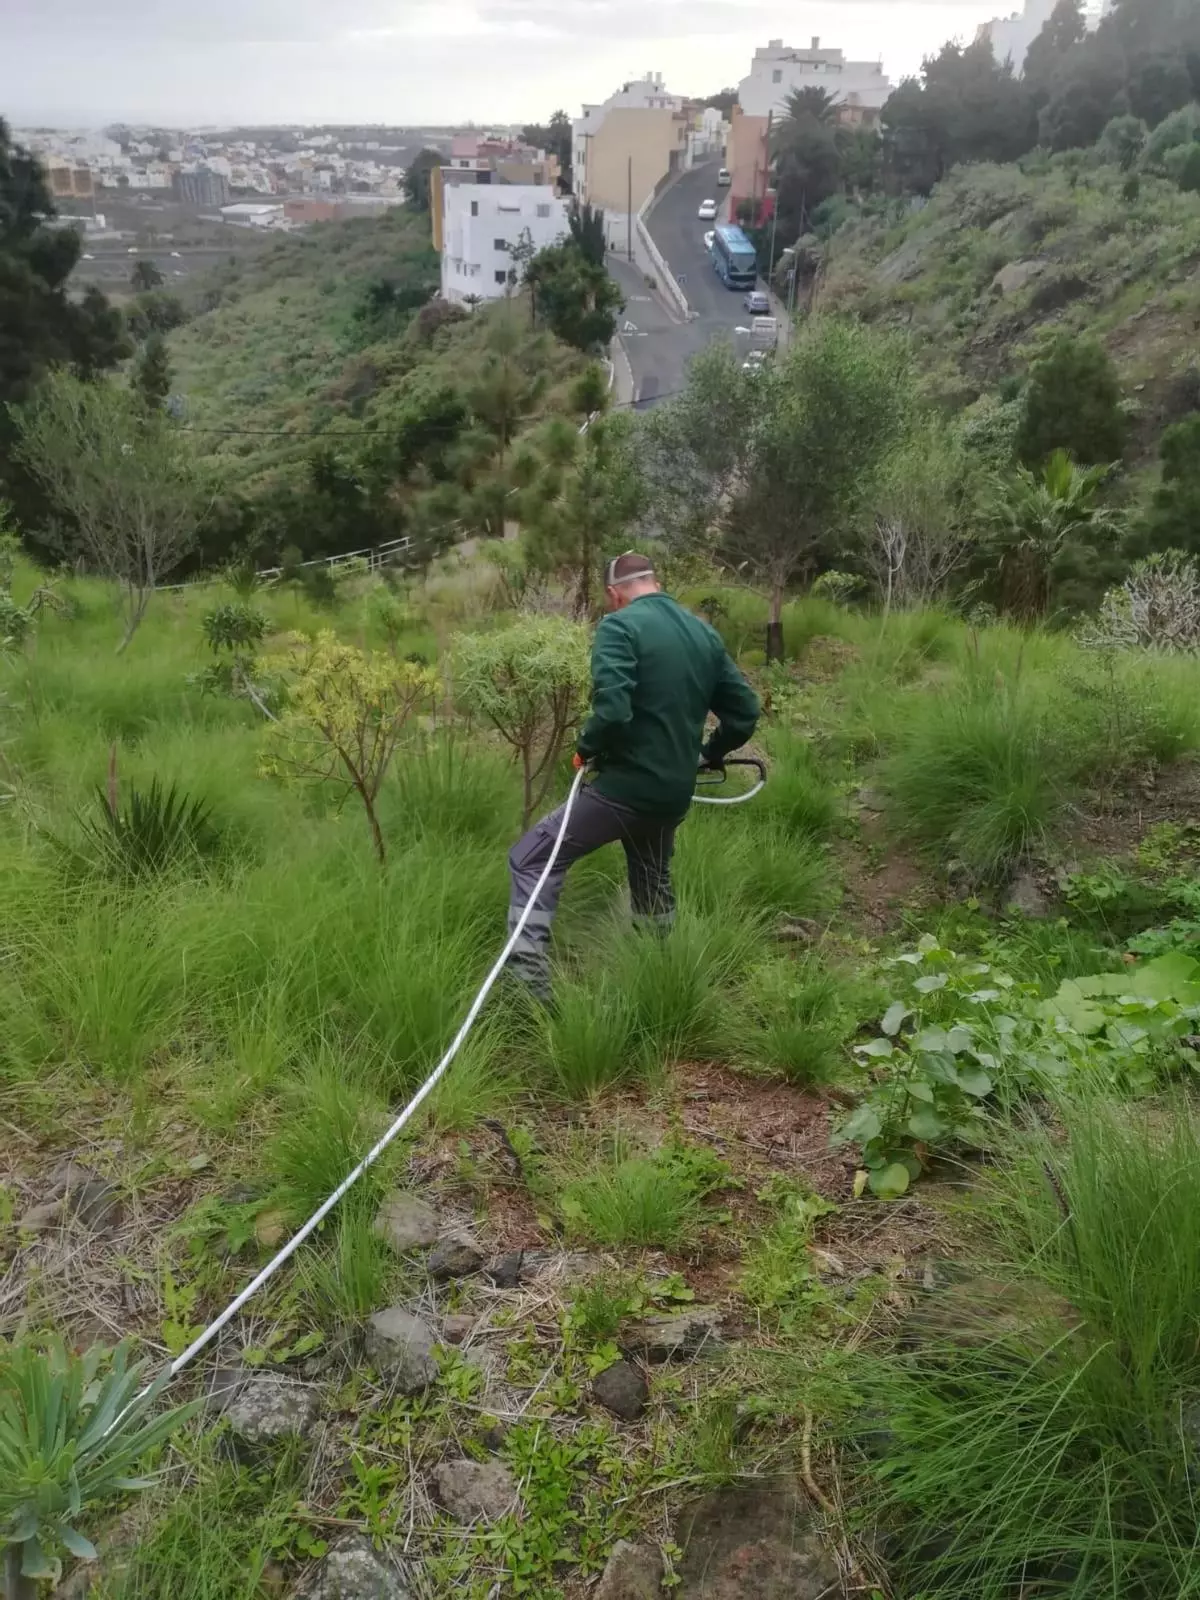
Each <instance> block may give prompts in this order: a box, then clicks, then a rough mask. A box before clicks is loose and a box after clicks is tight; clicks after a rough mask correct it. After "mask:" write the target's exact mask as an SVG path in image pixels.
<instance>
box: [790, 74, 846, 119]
mask: <svg viewBox="0 0 1200 1600" xmlns="http://www.w3.org/2000/svg"><path fill="white" fill-rule="evenodd" d="M837 119H838V99H837V96H836V95H833V94H830V92H829V90H828V89H820V88H818V87H817V86H816V85H815V84H808V85H806V86H805V87H804V88H803V89H793V90H792V92H791V94H789V95H788V97H787V116H786V117H785V119H784V121H783V124H782V126H783V127H785V128H786V127H787V124H788V123H789V122H819V123H821V124H822V125H823V126H824V127H827V128H828V127H831V126H832V124H833V123H835V122H836V121H837Z"/></svg>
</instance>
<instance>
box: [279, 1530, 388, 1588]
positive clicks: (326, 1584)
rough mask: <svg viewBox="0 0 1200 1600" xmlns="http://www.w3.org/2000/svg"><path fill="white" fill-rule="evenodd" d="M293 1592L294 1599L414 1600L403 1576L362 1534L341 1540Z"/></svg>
mask: <svg viewBox="0 0 1200 1600" xmlns="http://www.w3.org/2000/svg"><path fill="white" fill-rule="evenodd" d="M292 1593H293V1600H411V1597H410V1592H409V1590H408V1589H407V1587H406V1586H405V1583H404V1579H403V1577H402V1575H401V1574H400V1573H399V1572H397V1571H396V1569H395V1568H394V1567H393V1566H391V1565H390V1564H389V1563H387V1562H386V1561H385V1560H384V1559H383V1557H382V1556H380V1555H377V1554H376V1552H375V1549H374V1546H373V1545H372V1544H371V1541H370V1540H369V1539H366V1538H364V1537H363V1535H362V1534H361V1533H350V1534H346V1535H345V1536H344V1537H343V1538H341V1539H339V1540H338V1541H337V1543H336V1544H335V1545H333V1546H332V1547H331V1548H330V1549H329V1551H328V1553H327V1554H326V1555H324V1556H323V1557H322V1558H321V1560H320V1561H319V1562H318V1563H317V1565H316V1566H315V1567H313V1568H311V1570H310V1571H309V1572H308V1573H307V1575H306V1576H305V1577H304V1578H303V1579H302V1580H301V1582H300V1583H299V1584H298V1585H297V1587H296V1588H295V1589H294V1590H293V1591H292Z"/></svg>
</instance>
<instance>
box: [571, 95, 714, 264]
mask: <svg viewBox="0 0 1200 1600" xmlns="http://www.w3.org/2000/svg"><path fill="white" fill-rule="evenodd" d="M691 132H692V117H691V114H690V112H689V111H688V110H687V109H686V106H685V103H684V101H683V99H682V98H681V97H680V96H679V95H673V94H670V93H669V92H668V90H667V89H666V88H665V87H664V85H663V79H662V74H661V73H657V72H651V73H647V74H646V76H645V77H644V78H639V79H637V80H636V81H635V82H631V83H625V84H622V86H621V88H620V89H618V90H617V91H616V93H615V94H611V95H609V97H608V99H607V100H606V101H605V102H604V103H603V105H587V106H584V108H583V115H582V116H581V117H579V118H577V119H576V121H575V122H574V123H573V125H572V139H571V162H572V167H573V169H574V175H575V194H576V196H577V198H578V200H579V202H580V204H581V205H591V206H596V207H598V208H600V209H601V210H603V212H604V224H605V230H606V233H607V235H608V247H609V249H610V250H623V249H625V247H626V244H627V239H628V231H627V230H628V226H629V223H630V220H631V219H632V218H633V217H636V216H637V214H638V212H639V211H640V210H641V208H642V206H643V205H644V204H645V202H646V201H647V200H648V199H649V198H650V196H651V195H652V194H653V193H654V190H655V188H656V187H657V186H658V185H659V184H660V183H661V182H663V180H664V179H665V178H667V177H668V176H669V175H670V174H671V173H672V172H674V171H677V170H679V169H681V168H682V167H684V166H686V165H687V156H688V138H689V134H690V133H691Z"/></svg>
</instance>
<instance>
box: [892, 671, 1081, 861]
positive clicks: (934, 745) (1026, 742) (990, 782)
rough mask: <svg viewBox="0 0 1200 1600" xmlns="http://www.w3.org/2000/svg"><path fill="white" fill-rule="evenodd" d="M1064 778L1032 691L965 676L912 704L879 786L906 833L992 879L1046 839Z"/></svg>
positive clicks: (1054, 733) (1061, 759) (1052, 730)
mask: <svg viewBox="0 0 1200 1600" xmlns="http://www.w3.org/2000/svg"><path fill="white" fill-rule="evenodd" d="M1068 773H1069V762H1068V760H1067V757H1066V753H1065V752H1064V751H1063V749H1062V747H1061V742H1060V738H1059V730H1058V729H1057V728H1056V727H1054V726H1053V725H1052V724H1051V722H1050V720H1049V719H1048V717H1047V714H1046V710H1045V708H1044V706H1043V705H1041V704H1040V703H1039V702H1038V700H1037V699H1036V698H1035V697H1034V696H1033V694H1032V693H1031V692H1030V691H1029V690H1028V689H1026V688H1024V687H1022V686H1019V685H1017V686H1010V685H996V684H994V683H993V682H991V681H990V680H988V681H987V682H971V681H970V680H965V681H960V682H959V683H957V684H956V685H954V686H953V687H952V688H951V689H950V690H949V691H948V692H946V693H943V694H941V695H936V696H930V697H929V698H928V699H925V700H923V701H921V702H920V703H918V704H916V705H914V706H913V708H912V710H911V713H910V716H909V719H908V723H907V726H906V727H904V728H903V729H902V731H901V732H900V734H899V737H898V739H897V742H896V746H895V749H894V750H893V752H892V754H891V756H890V757H889V758H888V759H887V760H886V761H885V763H884V766H883V771H882V783H883V787H884V789H885V792H886V793H887V795H888V797H889V800H890V809H891V816H892V820H893V823H894V825H895V827H896V828H897V829H898V831H899V832H900V833H901V834H902V835H906V836H907V837H909V838H913V839H918V840H921V841H923V842H925V843H927V844H935V845H938V846H939V847H940V848H941V849H942V850H943V851H945V852H953V853H954V854H956V855H957V856H958V857H959V858H960V859H961V860H962V862H963V863H964V864H965V866H966V867H967V868H968V869H969V871H970V872H971V873H972V875H973V876H975V877H976V878H977V879H979V880H981V881H985V882H986V881H992V882H995V881H997V880H999V879H1002V878H1003V877H1004V876H1005V874H1006V873H1008V872H1009V871H1011V869H1012V867H1013V866H1014V864H1015V863H1016V862H1018V861H1020V860H1021V859H1022V858H1023V857H1024V856H1026V855H1028V854H1029V852H1030V851H1031V850H1032V848H1033V847H1034V845H1035V844H1036V843H1037V842H1038V841H1039V840H1040V839H1041V838H1042V837H1043V835H1044V833H1045V830H1046V828H1047V827H1048V826H1049V824H1050V822H1051V820H1052V819H1053V817H1054V816H1055V814H1056V812H1057V810H1058V808H1059V806H1060V804H1061V803H1062V800H1063V798H1064V794H1065V787H1066V782H1067V778H1068Z"/></svg>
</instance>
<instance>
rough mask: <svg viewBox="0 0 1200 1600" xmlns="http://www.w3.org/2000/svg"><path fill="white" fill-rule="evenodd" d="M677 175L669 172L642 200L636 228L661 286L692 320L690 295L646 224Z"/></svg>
mask: <svg viewBox="0 0 1200 1600" xmlns="http://www.w3.org/2000/svg"><path fill="white" fill-rule="evenodd" d="M676 176H677V174H675V173H669V174H668V180H669V181H668V182H662V181H661V180H660V183H659V184H656V185H655V187H654V188H653V189H652V190H651V191H650V193H649V194H648V195H647V196H646V198H645V200H644V201H643V202H642V208H641V210H640V211H639V212H638V214H637V219H636V221H635V223H634V228H635V231H636V233H637V236H638V241H639V243H640V244H641V246H642V248H643V249H644V250H645V252H646V254H647V255H648V256H649V257H650V260H651V261H652V262H653V264H654V270H655V272H656V273H657V274H658V279H659V285H660V287H661V288H662V289H663V290H664V291H665V293H666V294H667V295H668V296H669V297H670V298H671V299H672V300H674V302H675V304H676V305H677V306H678V307H679V309H680V311H682V312H683V314H684V316H685V317H686V318H687V319H688V321H689V322H690V321H691V319H692V317H693V316H694V315H695V313H694V312H693V310H692V308H691V306H690V305H689V304H688V297H687V295H685V294H684V292H683V290H682V289H681V288H680V286H679V284H678V283H677V281H676V279H675V274H674V273H673V272H672V271H671V269H670V267H669V266H668V265H667V262H666V257H665V256H664V255H663V253H662V251H661V250H660V249H659V248H658V246H657V245H656V244H655V242H654V240H653V239H652V238H651V237H650V230H649V228H648V227H647V226H646V218H647V217H648V216H649V215H650V213H651V211H653V209H654V207H655V205H656V204H657V203H658V201H659V199H660V198H661V196H662V194H663V193H664V192H665V191H666V190H667V189H668V188H670V186H671V183H672V182H674V179H675V178H676Z"/></svg>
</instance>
